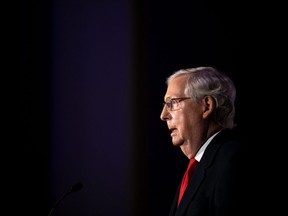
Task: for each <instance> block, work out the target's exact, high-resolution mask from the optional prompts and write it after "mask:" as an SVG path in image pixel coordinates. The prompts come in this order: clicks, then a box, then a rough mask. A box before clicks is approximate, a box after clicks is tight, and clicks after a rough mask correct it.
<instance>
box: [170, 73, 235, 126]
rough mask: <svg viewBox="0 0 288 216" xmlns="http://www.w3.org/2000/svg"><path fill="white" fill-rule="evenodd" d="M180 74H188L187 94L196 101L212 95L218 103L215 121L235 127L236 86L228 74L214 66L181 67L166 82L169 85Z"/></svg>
mask: <svg viewBox="0 0 288 216" xmlns="http://www.w3.org/2000/svg"><path fill="white" fill-rule="evenodd" d="M179 76H187V82H186V86H185V90H184V92H185V96H187V97H191V98H192V100H193V101H195V102H199V101H200V100H201V99H202V98H203V97H204V96H207V95H209V96H212V97H213V98H214V100H215V103H216V106H215V110H214V114H213V116H214V120H215V122H216V123H217V124H219V125H221V126H222V127H224V128H232V127H234V116H235V105H234V102H235V98H236V88H235V85H234V83H233V81H232V80H231V79H230V78H229V77H228V76H227V75H226V74H224V73H222V72H220V71H219V70H216V69H215V68H213V67H196V68H188V69H181V70H178V71H176V72H174V73H173V74H172V75H171V76H169V77H168V78H167V80H166V84H167V85H169V83H170V82H171V80H173V79H174V78H176V77H179Z"/></svg>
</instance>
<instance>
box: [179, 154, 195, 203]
mask: <svg viewBox="0 0 288 216" xmlns="http://www.w3.org/2000/svg"><path fill="white" fill-rule="evenodd" d="M197 164H198V161H197V160H196V159H195V158H191V159H190V161H189V164H188V167H187V170H186V172H185V174H184V176H183V179H182V182H181V187H180V192H179V197H178V205H179V203H180V201H181V199H182V196H183V194H184V192H185V190H186V187H187V185H188V182H189V179H190V178H191V175H192V173H193V171H194V170H195V168H196V165H197Z"/></svg>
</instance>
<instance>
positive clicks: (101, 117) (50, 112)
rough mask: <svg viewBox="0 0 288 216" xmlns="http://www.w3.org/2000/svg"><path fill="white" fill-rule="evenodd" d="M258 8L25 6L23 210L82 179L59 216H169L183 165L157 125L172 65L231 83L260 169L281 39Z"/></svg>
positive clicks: (31, 210)
mask: <svg viewBox="0 0 288 216" xmlns="http://www.w3.org/2000/svg"><path fill="white" fill-rule="evenodd" d="M260 6H261V9H259V4H250V3H249V4H248V3H246V2H243V1H241V2H233V3H232V2H224V1H209V0H205V1H182V0H180V1H151V0H148V1H141V0H138V1H136V0H135V1H132V0H130V1H128V0H106V1H104V0H103V1H102V0H97V1H90V0H81V1H78V0H72V1H71V0H70V1H68V0H59V1H48V0H45V1H22V5H21V9H22V10H21V12H22V13H21V27H22V28H21V33H22V34H21V45H22V47H21V51H22V55H21V57H22V58H21V59H22V62H21V63H22V107H21V111H22V119H21V120H22V127H21V129H22V142H21V148H20V149H21V150H20V153H23V159H21V161H20V163H19V165H18V166H19V168H18V169H17V171H16V172H17V181H18V182H20V183H21V186H19V187H20V188H21V189H22V190H23V192H21V193H19V196H17V199H18V200H19V201H20V203H21V204H23V207H22V211H24V212H27V214H29V215H48V213H49V211H50V209H51V208H52V206H53V205H54V204H55V203H56V201H57V200H58V199H59V198H60V197H61V196H62V195H63V194H64V193H65V192H66V191H67V190H68V189H69V188H70V187H71V185H73V184H74V183H76V182H78V181H81V182H83V185H84V187H83V189H82V190H81V191H79V192H77V193H75V194H71V195H70V196H68V197H67V198H66V199H65V200H64V201H63V202H62V203H61V205H59V206H58V207H57V209H55V215H71V216H72V215H74V216H78V215H79V216H80V215H81V216H83V215H87V216H88V215H95V216H96V215H97V216H101V215H117V216H121V215H123V216H127V215H131V216H132V215H133V216H134V215H137V216H142V215H143V216H144V215H145V216H147V215H149V216H154V215H155V216H160V215H163V216H165V215H167V214H168V211H169V207H170V203H171V201H172V198H173V196H174V193H175V190H176V187H177V184H178V183H179V181H180V179H181V177H182V174H183V171H184V170H183V168H184V167H185V164H186V162H187V161H186V158H185V157H184V155H183V154H182V152H180V150H179V149H175V148H174V147H173V146H172V144H171V140H170V137H169V134H168V131H167V128H166V124H165V123H163V122H161V121H160V118H159V116H160V112H161V109H162V101H163V96H164V94H165V90H166V86H165V79H166V77H167V76H168V75H170V74H171V73H172V72H173V71H175V70H178V69H180V68H187V67H195V66H202V65H207V66H208V65H210V66H214V67H216V68H218V69H220V70H223V71H224V72H226V73H228V74H229V75H230V76H231V78H232V79H233V80H234V82H235V84H236V87H237V89H238V97H237V101H236V112H237V114H236V122H237V123H238V124H239V125H240V126H241V128H245V129H244V130H245V132H247V137H249V140H250V141H251V143H252V145H251V146H250V148H251V150H258V147H260V146H261V147H262V150H261V151H260V152H261V153H260V155H261V156H260V155H256V156H257V157H256V158H257V160H258V159H259V165H260V164H261V162H262V161H261V159H262V156H263V155H265V153H266V150H264V151H263V149H265V148H263V146H264V147H265V146H266V145H264V143H266V142H267V141H268V140H269V138H270V136H266V137H265V138H264V142H260V136H261V135H263V133H264V134H265V132H267V131H269V133H270V134H271V132H272V131H274V130H272V129H271V127H270V128H269V129H266V127H265V126H264V124H265V123H266V124H267V125H272V124H273V123H274V121H272V122H273V123H270V122H271V120H274V116H273V115H272V113H274V111H273V110H275V109H273V106H272V105H271V104H269V102H267V100H266V99H267V97H269V92H270V93H271V87H269V86H270V85H269V83H270V84H271V83H272V82H273V79H272V76H270V75H271V74H272V73H275V71H274V70H273V68H275V64H274V62H275V61H274V62H272V60H271V59H272V57H275V56H274V53H275V49H276V48H279V47H281V46H279V45H281V43H279V40H280V38H279V37H278V35H280V34H278V33H279V32H278V31H279V30H282V25H281V24H280V22H279V20H281V19H280V18H279V19H276V18H275V17H273V19H272V18H271V16H269V15H268V16H267V11H270V12H271V10H272V11H273V8H272V7H270V6H271V5H268V6H267V5H264V4H263V3H261V5H260ZM279 26H280V27H279ZM268 32H270V33H271V32H273V36H272V37H270V36H269V37H268V36H267V34H268ZM270 35H271V34H270ZM278 60H279V61H281V60H280V59H278ZM276 63H279V62H278V61H276ZM267 70H268V73H267V72H266V71H267ZM266 74H268V76H267V75H266ZM269 89H270V91H269ZM270 99H271V98H270ZM259 103H263V104H262V105H261V104H259ZM260 111H261V113H263V112H265V115H263V114H260ZM268 122H269V123H268ZM243 125H245V127H243ZM274 126H275V125H274ZM259 131H260V132H259ZM247 137H245V138H247ZM254 137H255V138H254ZM271 137H272V136H271ZM253 138H254V139H253ZM273 138H274V139H275V137H273ZM252 141H253V142H252ZM254 141H255V142H254ZM256 171H257V172H259V173H260V172H261V171H262V169H261V168H259V167H257V169H256ZM23 185H25V186H24V187H23ZM259 190H260V189H259ZM27 197H29V199H28V198H27Z"/></svg>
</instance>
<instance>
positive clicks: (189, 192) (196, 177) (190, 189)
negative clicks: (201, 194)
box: [173, 130, 226, 216]
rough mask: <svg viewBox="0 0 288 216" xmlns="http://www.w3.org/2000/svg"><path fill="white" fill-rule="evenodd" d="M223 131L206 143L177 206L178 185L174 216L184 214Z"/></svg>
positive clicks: (223, 134)
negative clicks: (205, 147) (206, 145)
mask: <svg viewBox="0 0 288 216" xmlns="http://www.w3.org/2000/svg"><path fill="white" fill-rule="evenodd" d="M224 131H225V130H223V131H222V132H220V133H219V134H218V135H217V136H216V137H215V138H214V139H213V140H212V141H211V143H210V144H209V145H208V147H207V149H206V150H205V153H204V155H203V157H202V159H201V161H200V163H199V164H198V167H197V168H196V170H195V172H194V173H193V175H192V177H191V179H190V181H189V184H188V186H187V189H186V191H185V193H184V195H183V197H182V200H181V203H180V204H179V206H178V208H177V197H178V195H179V187H178V190H177V194H176V198H175V199H174V202H173V206H175V208H177V209H176V214H175V216H181V215H184V213H185V211H186V208H187V207H188V205H189V203H190V202H191V201H192V200H193V199H194V197H195V194H196V192H197V190H198V188H199V186H200V184H201V182H202V181H203V180H204V179H205V173H206V171H207V169H208V168H209V167H210V165H211V164H212V161H213V160H214V157H215V155H216V152H217V150H218V149H219V146H220V145H221V142H220V140H223V136H225V134H226V132H224ZM175 200H176V201H175ZM174 212H175V211H174Z"/></svg>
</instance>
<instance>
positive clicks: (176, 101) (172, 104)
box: [163, 97, 191, 111]
mask: <svg viewBox="0 0 288 216" xmlns="http://www.w3.org/2000/svg"><path fill="white" fill-rule="evenodd" d="M187 99H191V98H190V97H179V98H171V99H169V100H168V101H167V102H165V101H164V102H163V105H164V106H165V105H166V106H167V108H168V110H169V111H174V110H177V109H179V108H180V102H181V101H184V100H187Z"/></svg>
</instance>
